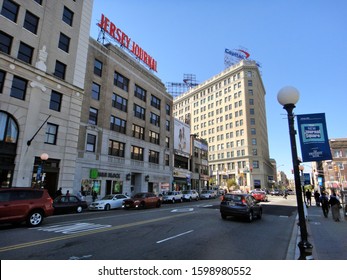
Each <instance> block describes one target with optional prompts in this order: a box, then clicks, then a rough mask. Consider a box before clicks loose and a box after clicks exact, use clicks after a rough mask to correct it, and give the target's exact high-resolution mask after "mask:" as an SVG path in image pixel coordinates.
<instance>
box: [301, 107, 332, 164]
mask: <svg viewBox="0 0 347 280" xmlns="http://www.w3.org/2000/svg"><path fill="white" fill-rule="evenodd" d="M297 119H298V129H299V138H300V146H301V155H302V161H303V162H308V161H322V160H332V156H331V150H330V145H329V138H328V132H327V128H326V123H325V114H324V113H318V114H305V115H297Z"/></svg>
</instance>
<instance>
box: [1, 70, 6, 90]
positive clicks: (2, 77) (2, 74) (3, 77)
mask: <svg viewBox="0 0 347 280" xmlns="http://www.w3.org/2000/svg"><path fill="white" fill-rule="evenodd" d="M5 76H6V72H5V71H1V70H0V93H2V90H3V88H4V83H5Z"/></svg>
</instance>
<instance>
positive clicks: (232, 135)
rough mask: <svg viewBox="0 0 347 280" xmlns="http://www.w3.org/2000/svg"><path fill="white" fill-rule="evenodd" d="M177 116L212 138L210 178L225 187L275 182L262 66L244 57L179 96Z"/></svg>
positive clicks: (192, 127) (209, 151)
mask: <svg viewBox="0 0 347 280" xmlns="http://www.w3.org/2000/svg"><path fill="white" fill-rule="evenodd" d="M174 117H175V118H178V119H179V120H181V121H183V122H185V123H187V124H189V125H190V127H191V134H196V135H197V136H198V137H200V138H203V139H206V140H207V142H208V161H209V168H210V176H211V177H212V178H214V179H215V184H217V185H219V186H222V187H225V186H226V183H227V180H228V179H235V180H236V182H237V183H238V185H240V186H241V187H243V188H244V189H246V188H252V189H253V188H259V187H261V188H265V187H269V186H270V184H272V182H273V180H274V178H273V174H274V171H273V165H272V164H271V161H270V157H269V146H268V133H267V124H266V108H265V88H264V85H263V82H262V79H261V76H260V73H259V69H258V66H257V65H256V63H255V62H253V61H248V60H241V61H240V62H239V63H237V64H235V65H233V66H231V67H229V68H227V69H226V70H224V71H223V72H221V73H219V74H217V75H215V76H213V77H212V78H210V79H209V80H207V81H205V82H203V83H202V84H200V85H198V86H196V87H194V88H192V89H191V90H189V91H188V92H186V93H184V94H182V95H181V96H179V97H177V98H175V99H174Z"/></svg>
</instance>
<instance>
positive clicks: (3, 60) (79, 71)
mask: <svg viewBox="0 0 347 280" xmlns="http://www.w3.org/2000/svg"><path fill="white" fill-rule="evenodd" d="M92 6H93V0H84V1H72V0H61V1H48V0H0V183H1V186H2V187H11V186H17V187H30V186H32V185H35V186H36V185H39V186H40V187H46V188H48V190H49V192H50V194H51V195H53V194H54V192H55V190H56V189H57V187H58V186H59V187H60V186H61V187H63V188H65V189H72V188H73V184H74V176H75V164H76V157H77V140H78V129H79V124H80V116H81V108H82V98H83V94H84V78H85V72H86V63H87V53H88V40H89V30H90V21H91V14H92ZM41 156H42V157H41Z"/></svg>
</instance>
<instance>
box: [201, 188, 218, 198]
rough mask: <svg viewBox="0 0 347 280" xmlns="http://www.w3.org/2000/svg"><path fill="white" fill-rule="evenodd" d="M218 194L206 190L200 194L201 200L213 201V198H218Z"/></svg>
mask: <svg viewBox="0 0 347 280" xmlns="http://www.w3.org/2000/svg"><path fill="white" fill-rule="evenodd" d="M216 197H217V194H216V192H215V191H212V190H204V191H202V192H201V193H200V198H201V199H211V198H216Z"/></svg>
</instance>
